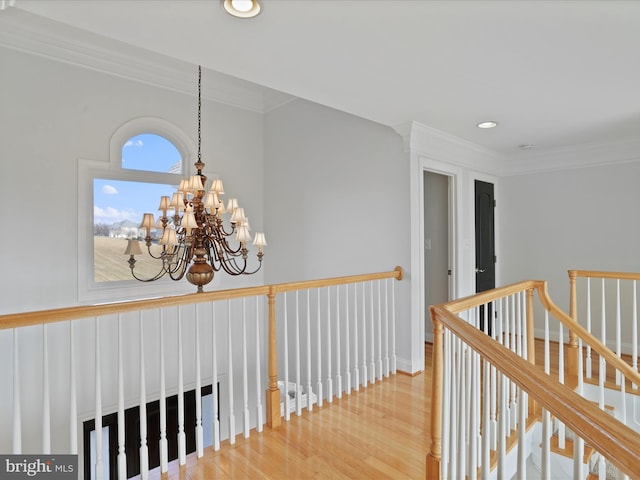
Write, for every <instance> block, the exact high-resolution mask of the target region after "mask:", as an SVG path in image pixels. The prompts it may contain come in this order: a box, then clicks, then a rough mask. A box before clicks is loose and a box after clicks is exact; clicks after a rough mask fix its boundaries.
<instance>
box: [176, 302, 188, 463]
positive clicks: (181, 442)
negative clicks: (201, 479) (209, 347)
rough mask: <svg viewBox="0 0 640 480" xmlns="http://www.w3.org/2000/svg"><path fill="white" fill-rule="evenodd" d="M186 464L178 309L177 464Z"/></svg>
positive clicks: (180, 335) (180, 316)
mask: <svg viewBox="0 0 640 480" xmlns="http://www.w3.org/2000/svg"><path fill="white" fill-rule="evenodd" d="M186 463H187V437H186V435H185V432H184V367H183V359H182V309H181V308H180V307H178V464H179V465H184V464H186Z"/></svg>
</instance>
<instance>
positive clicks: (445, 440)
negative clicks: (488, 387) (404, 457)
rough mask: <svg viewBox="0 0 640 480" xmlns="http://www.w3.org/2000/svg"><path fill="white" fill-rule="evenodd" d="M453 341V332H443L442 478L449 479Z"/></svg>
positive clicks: (446, 330)
mask: <svg viewBox="0 0 640 480" xmlns="http://www.w3.org/2000/svg"><path fill="white" fill-rule="evenodd" d="M452 355H453V353H452V340H451V331H450V330H448V329H445V330H444V332H443V357H442V361H443V365H442V373H443V379H442V424H441V425H442V426H441V428H442V439H441V459H442V462H441V464H442V478H447V475H448V471H449V461H450V459H449V446H450V445H449V442H450V440H449V439H450V436H451V429H450V427H451V421H452V419H451V413H450V412H451V399H452V398H454V397H452V393H451V388H452V383H453V382H452V381H451V378H452V373H451V363H452Z"/></svg>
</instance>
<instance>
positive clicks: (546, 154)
mask: <svg viewBox="0 0 640 480" xmlns="http://www.w3.org/2000/svg"><path fill="white" fill-rule="evenodd" d="M636 161H640V140H637V139H634V140H622V141H619V142H615V143H590V144H581V145H571V146H569V147H563V148H557V149H548V150H544V151H538V152H526V153H522V154H520V155H518V156H514V157H512V158H510V159H509V161H508V162H507V165H505V169H504V171H503V175H504V176H514V175H527V174H533V173H544V172H553V171H559V170H571V169H575V168H584V167H598V166H604V165H616V164H620V163H629V162H636Z"/></svg>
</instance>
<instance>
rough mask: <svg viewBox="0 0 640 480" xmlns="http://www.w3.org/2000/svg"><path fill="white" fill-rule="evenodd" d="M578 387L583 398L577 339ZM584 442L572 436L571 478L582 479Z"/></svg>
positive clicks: (579, 346)
mask: <svg viewBox="0 0 640 480" xmlns="http://www.w3.org/2000/svg"><path fill="white" fill-rule="evenodd" d="M578 352H580V353H579V355H578V387H577V389H576V393H577V394H578V395H580V396H584V377H583V374H582V339H580V338H578ZM623 388H624V387H623ZM583 459H584V440H583V439H582V437H580V436H578V435H574V440H573V478H580V479H582V478H584V471H583V470H584V469H583V465H584V464H583Z"/></svg>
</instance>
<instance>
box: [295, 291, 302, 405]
mask: <svg viewBox="0 0 640 480" xmlns="http://www.w3.org/2000/svg"><path fill="white" fill-rule="evenodd" d="M295 366H296V386H295V392H296V415H302V395H300V391H299V390H300V386H301V385H302V383H301V380H300V375H301V374H300V299H299V295H298V290H296V359H295Z"/></svg>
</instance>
